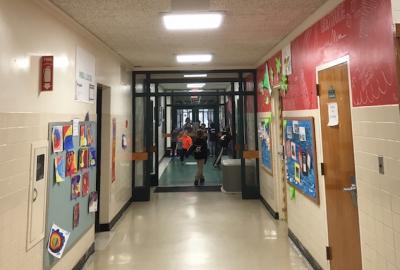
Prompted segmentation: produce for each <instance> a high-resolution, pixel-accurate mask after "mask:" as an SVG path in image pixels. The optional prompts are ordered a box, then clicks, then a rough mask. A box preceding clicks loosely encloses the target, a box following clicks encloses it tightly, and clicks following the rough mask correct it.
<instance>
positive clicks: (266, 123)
mask: <svg viewBox="0 0 400 270" xmlns="http://www.w3.org/2000/svg"><path fill="white" fill-rule="evenodd" d="M259 133H260V134H259V136H260V139H261V157H262V165H263V168H265V169H266V170H267V172H269V173H271V174H272V139H271V117H266V118H262V119H261V122H260V126H259Z"/></svg>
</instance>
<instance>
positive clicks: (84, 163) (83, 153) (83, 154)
mask: <svg viewBox="0 0 400 270" xmlns="http://www.w3.org/2000/svg"><path fill="white" fill-rule="evenodd" d="M88 164H89V151H88V149H87V148H81V149H79V169H84V168H88V167H89V166H88Z"/></svg>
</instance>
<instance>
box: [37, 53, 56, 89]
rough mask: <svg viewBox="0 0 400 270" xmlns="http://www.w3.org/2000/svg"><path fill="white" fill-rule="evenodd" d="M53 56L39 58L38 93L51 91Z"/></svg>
mask: <svg viewBox="0 0 400 270" xmlns="http://www.w3.org/2000/svg"><path fill="white" fill-rule="evenodd" d="M53 66H54V58H53V56H42V57H41V58H40V91H53Z"/></svg>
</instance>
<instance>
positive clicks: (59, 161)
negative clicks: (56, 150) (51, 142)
mask: <svg viewBox="0 0 400 270" xmlns="http://www.w3.org/2000/svg"><path fill="white" fill-rule="evenodd" d="M54 168H55V172H56V173H55V176H56V177H55V178H56V179H55V180H56V183H60V182H64V179H65V158H64V155H59V156H56V157H55V158H54Z"/></svg>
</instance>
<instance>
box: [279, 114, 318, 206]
mask: <svg viewBox="0 0 400 270" xmlns="http://www.w3.org/2000/svg"><path fill="white" fill-rule="evenodd" d="M284 135H285V165H286V179H287V181H288V183H289V184H290V185H292V186H293V187H295V188H296V189H297V190H298V191H300V192H301V193H303V194H304V195H305V196H306V197H308V198H310V199H311V200H313V201H314V202H315V203H316V204H319V185H318V171H317V162H316V160H317V156H316V151H315V149H316V148H315V131H314V119H313V118H312V117H307V118H284Z"/></svg>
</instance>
